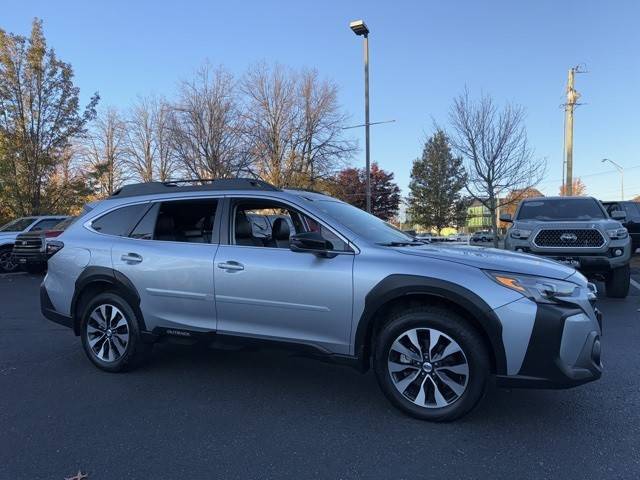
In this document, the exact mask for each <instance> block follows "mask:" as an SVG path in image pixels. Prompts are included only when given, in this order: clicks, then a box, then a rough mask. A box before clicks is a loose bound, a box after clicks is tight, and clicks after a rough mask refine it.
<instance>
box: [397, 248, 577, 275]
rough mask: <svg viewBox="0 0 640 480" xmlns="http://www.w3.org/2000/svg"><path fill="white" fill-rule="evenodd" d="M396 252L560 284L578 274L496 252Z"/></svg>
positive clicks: (529, 257) (541, 261)
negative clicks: (560, 281)
mask: <svg viewBox="0 0 640 480" xmlns="http://www.w3.org/2000/svg"><path fill="white" fill-rule="evenodd" d="M395 250H396V251H398V252H399V253H402V254H404V255H413V256H416V257H425V258H434V259H438V260H444V261H449V262H455V263H461V264H463V265H469V266H470V267H476V268H482V269H486V270H498V271H502V272H511V273H522V274H525V275H537V276H540V277H548V278H556V279H561V280H564V279H565V278H567V277H570V276H571V275H573V274H574V273H575V269H574V268H571V267H567V266H566V265H562V264H561V263H558V262H556V261H553V260H548V259H546V258H541V257H536V256H534V255H528V254H524V253H515V252H510V251H507V250H499V249H497V248H484V247H462V246H461V247H444V246H431V245H425V246H420V247H398V248H396V249H395Z"/></svg>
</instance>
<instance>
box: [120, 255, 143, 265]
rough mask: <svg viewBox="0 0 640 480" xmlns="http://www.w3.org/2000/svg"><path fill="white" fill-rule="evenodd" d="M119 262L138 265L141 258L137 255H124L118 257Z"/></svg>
mask: <svg viewBox="0 0 640 480" xmlns="http://www.w3.org/2000/svg"><path fill="white" fill-rule="evenodd" d="M120 260H122V261H123V262H127V263H140V262H141V261H142V257H141V256H140V255H138V254H137V253H125V254H123V255H122V256H121V257H120Z"/></svg>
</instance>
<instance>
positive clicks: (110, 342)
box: [86, 304, 129, 363]
mask: <svg viewBox="0 0 640 480" xmlns="http://www.w3.org/2000/svg"><path fill="white" fill-rule="evenodd" d="M86 335H87V343H88V345H89V348H90V349H91V352H92V353H93V355H95V356H96V358H98V359H99V360H101V361H103V362H107V363H112V362H115V361H117V360H119V359H120V358H121V357H122V356H123V355H124V354H125V352H126V350H127V346H128V345H129V321H128V320H127V318H126V317H125V315H124V314H123V313H122V311H121V310H120V309H119V308H118V307H116V306H114V305H110V304H104V305H99V306H98V307H96V308H95V309H94V310H93V312H91V314H90V315H89V320H88V321H87V333H86Z"/></svg>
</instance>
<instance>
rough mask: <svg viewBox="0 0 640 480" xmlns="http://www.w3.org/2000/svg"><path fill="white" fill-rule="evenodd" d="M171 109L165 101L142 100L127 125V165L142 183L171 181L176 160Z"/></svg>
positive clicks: (130, 114)
mask: <svg viewBox="0 0 640 480" xmlns="http://www.w3.org/2000/svg"><path fill="white" fill-rule="evenodd" d="M168 121H169V107H168V105H167V104H166V102H165V101H164V100H161V99H158V98H155V97H140V98H138V100H137V101H136V102H135V103H134V104H133V106H132V107H131V110H130V112H129V115H128V118H127V120H126V124H125V133H126V149H125V150H126V164H127V167H128V169H129V170H130V171H131V174H132V175H133V176H134V177H135V178H136V179H137V180H139V181H142V182H152V181H154V180H160V181H166V180H169V178H170V177H171V173H172V167H173V157H172V150H171V146H170V139H171V137H170V134H169V122H168Z"/></svg>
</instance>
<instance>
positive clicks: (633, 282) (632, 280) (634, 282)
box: [631, 278, 640, 290]
mask: <svg viewBox="0 0 640 480" xmlns="http://www.w3.org/2000/svg"><path fill="white" fill-rule="evenodd" d="M631 285H633V286H634V287H636V288H637V289H638V290H640V283H638V282H636V281H635V280H634V279H633V278H632V279H631Z"/></svg>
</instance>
